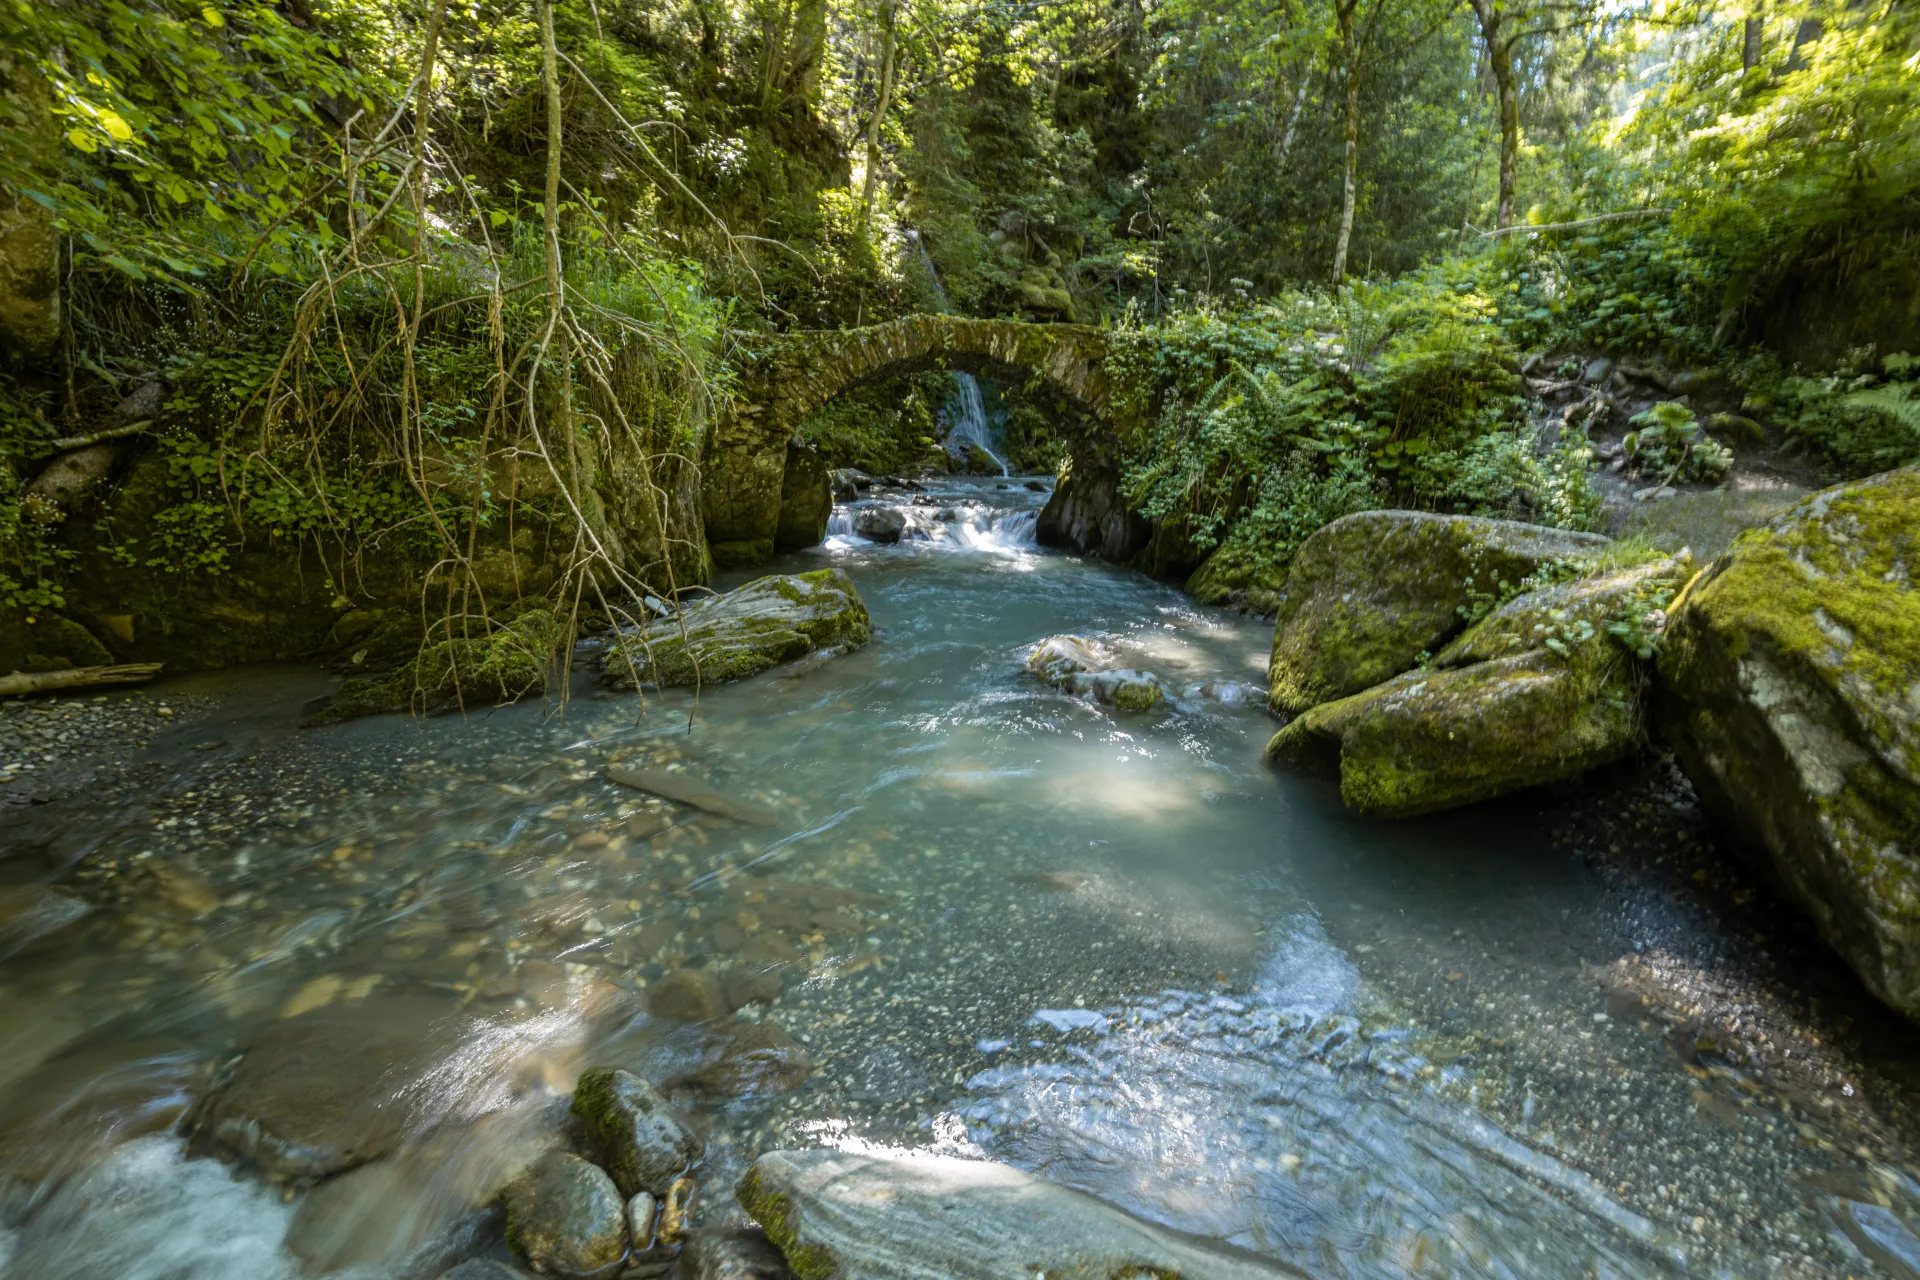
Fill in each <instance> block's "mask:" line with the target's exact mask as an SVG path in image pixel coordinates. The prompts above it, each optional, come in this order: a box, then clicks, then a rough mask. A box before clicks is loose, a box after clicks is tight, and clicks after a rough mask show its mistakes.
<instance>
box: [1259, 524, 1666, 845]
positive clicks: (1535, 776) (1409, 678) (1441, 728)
mask: <svg viewBox="0 0 1920 1280" xmlns="http://www.w3.org/2000/svg"><path fill="white" fill-rule="evenodd" d="M1681 570H1682V562H1677V561H1672V560H1659V561H1655V562H1652V563H1649V564H1644V565H1640V566H1636V567H1633V568H1629V569H1618V570H1612V571H1609V572H1603V573H1598V574H1595V575H1592V576H1589V577H1585V578H1581V579H1577V580H1575V581H1572V582H1567V583H1562V584H1559V585H1556V586H1552V587H1546V588H1542V589H1540V590H1537V591H1531V592H1528V593H1526V594H1524V595H1521V596H1519V597H1516V598H1515V599H1514V600H1512V601H1509V602H1508V603H1507V604H1505V605H1503V606H1502V607H1500V608H1499V609H1496V610H1495V611H1494V612H1493V613H1492V614H1490V615H1488V616H1487V617H1486V618H1484V619H1482V620H1481V621H1480V622H1478V623H1476V624H1475V625H1474V626H1473V627H1471V628H1470V629H1469V630H1468V631H1466V632H1465V633H1464V634H1462V635H1461V636H1460V637H1459V638H1458V639H1457V640H1455V641H1454V642H1453V643H1452V644H1450V645H1448V646H1446V647H1445V648H1444V649H1442V650H1441V651H1440V653H1439V654H1437V655H1436V656H1435V657H1434V659H1433V661H1432V663H1431V665H1430V666H1428V667H1425V668H1422V669H1419V670H1414V671H1409V672H1406V673H1405V674H1403V675H1399V676H1396V677H1394V678H1393V679H1391V680H1388V681H1385V682H1384V683H1382V684H1379V685H1376V686H1375V687H1373V688H1371V689H1368V690H1365V691H1364V692H1361V693H1357V694H1353V695H1351V696H1349V697H1345V698H1340V699H1337V700H1335V701H1333V702H1326V703H1322V704H1320V705H1319V706H1316V707H1313V708H1311V709H1310V710H1308V711H1307V712H1305V713H1304V714H1302V715H1301V716H1299V717H1297V718H1296V719H1294V720H1293V721H1292V722H1290V723H1289V724H1288V725H1287V726H1286V728H1284V729H1282V730H1281V731H1280V732H1279V733H1277V734H1275V735H1274V737H1273V740H1272V741H1271V742H1270V743H1269V744H1268V746H1267V755H1268V758H1269V759H1272V760H1276V761H1279V762H1281V763H1285V764H1290V765H1292V766H1294V767H1297V768H1304V769H1308V770H1312V771H1316V772H1325V773H1337V774H1338V776H1339V778H1340V794H1341V798H1342V799H1344V800H1345V801H1346V803H1347V804H1348V805H1350V806H1352V807H1353V808H1355V809H1359V810H1361V811H1363V812H1366V813H1373V814H1378V815H1381V816H1385V817H1405V816H1409V815H1412V814H1417V813H1426V812H1430V811H1432V810H1435V809H1445V808H1451V807H1453V806H1456V805H1462V804H1470V803H1473V802H1475V801H1479V800H1485V799H1489V798H1491V797H1493V796H1497V795H1502V794H1505V793H1507V792H1510V791H1515V790H1519V789H1521V788H1523V787H1531V786H1538V785H1540V784H1542V783H1547V782H1557V781H1559V780H1561V779H1563V778H1570V777H1573V776H1575V775H1577V774H1580V773H1584V772H1585V771H1586V770H1588V769H1591V768H1593V767H1594V766H1596V765H1600V764H1605V763H1607V762H1608V761H1610V760H1616V759H1618V758H1620V757H1621V756H1623V755H1625V754H1627V753H1628V752H1629V751H1632V750H1633V749H1634V748H1635V747H1637V746H1638V745H1639V743H1640V742H1641V740H1642V737H1643V715H1642V711H1641V700H1640V689H1641V685H1642V683H1643V680H1642V675H1641V672H1640V670H1639V666H1638V664H1637V663H1636V662H1635V660H1634V659H1633V657H1632V656H1631V655H1630V654H1628V652H1627V651H1626V650H1625V649H1624V648H1622V647H1621V646H1620V645H1619V644H1617V643H1615V642H1614V640H1613V638H1612V637H1611V635H1610V634H1609V633H1608V631H1607V626H1608V624H1609V623H1611V622H1614V621H1617V620H1624V619H1627V618H1639V619H1641V621H1642V624H1643V625H1645V622H1646V617H1645V615H1647V614H1648V613H1649V611H1652V612H1654V613H1655V615H1656V616H1659V615H1658V612H1657V608H1656V606H1657V604H1658V602H1660V601H1663V600H1664V599H1665V598H1666V596H1667V594H1669V593H1670V591H1671V589H1672V587H1673V586H1674V585H1675V584H1676V582H1677V580H1678V578H1679V575H1680V573H1681Z"/></svg>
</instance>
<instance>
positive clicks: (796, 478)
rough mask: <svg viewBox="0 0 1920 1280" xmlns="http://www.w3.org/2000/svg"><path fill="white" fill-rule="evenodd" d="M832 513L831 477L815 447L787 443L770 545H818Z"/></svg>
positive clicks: (780, 547) (785, 548)
mask: <svg viewBox="0 0 1920 1280" xmlns="http://www.w3.org/2000/svg"><path fill="white" fill-rule="evenodd" d="M832 514H833V481H832V478H831V477H830V476H829V475H828V473H827V460H826V459H825V458H823V457H821V456H820V451H819V450H818V449H812V448H808V447H807V446H806V445H799V444H792V443H789V444H788V445H787V473H786V477H785V478H784V479H783V480H782V481H781V482H780V522H779V523H778V524H777V525H775V526H774V530H773V545H774V547H775V549H777V550H780V551H792V550H795V549H797V548H800V547H816V546H819V545H820V543H821V542H822V541H824V540H825V539H826V536H827V517H828V516H830V515H832Z"/></svg>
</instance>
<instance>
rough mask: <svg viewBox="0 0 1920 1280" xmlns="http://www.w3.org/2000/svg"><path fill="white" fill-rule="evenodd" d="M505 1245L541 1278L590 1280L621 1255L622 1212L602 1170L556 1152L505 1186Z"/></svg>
mask: <svg viewBox="0 0 1920 1280" xmlns="http://www.w3.org/2000/svg"><path fill="white" fill-rule="evenodd" d="M505 1203H506V1210H507V1240H508V1242H509V1243H511V1244H512V1245H513V1246H514V1248H516V1249H518V1250H520V1252H521V1253H522V1254H524V1255H525V1256H526V1259H527V1262H528V1263H529V1264H530V1265H531V1266H532V1267H533V1269H534V1270H535V1271H538V1272H540V1273H541V1274H543V1275H562V1276H590V1275H596V1274H598V1273H600V1272H604V1271H610V1270H611V1269H612V1268H613V1267H614V1266H615V1265H616V1264H617V1263H619V1262H620V1260H621V1259H623V1258H624V1257H626V1255H627V1211H626V1202H625V1201H624V1200H622V1199H621V1196H620V1192H619V1190H618V1189H617V1188H616V1187H615V1186H614V1184H613V1179H612V1178H609V1177H608V1176H607V1174H606V1172H605V1171H604V1170H602V1169H601V1168H599V1167H598V1166H597V1165H592V1164H588V1163H587V1162H586V1161H585V1160H582V1159H581V1158H580V1157H579V1156H576V1155H573V1154H571V1153H569V1152H564V1151H556V1152H554V1153H553V1154H552V1155H549V1156H546V1157H544V1158H543V1159H541V1160H540V1161H538V1162H537V1163H535V1164H534V1166H533V1167H532V1168H530V1169H528V1170H527V1171H526V1173H524V1174H522V1175H521V1176H520V1177H519V1178H518V1179H516V1180H515V1181H514V1182H513V1183H512V1184H511V1185H510V1186H508V1188H507V1190H506V1195H505Z"/></svg>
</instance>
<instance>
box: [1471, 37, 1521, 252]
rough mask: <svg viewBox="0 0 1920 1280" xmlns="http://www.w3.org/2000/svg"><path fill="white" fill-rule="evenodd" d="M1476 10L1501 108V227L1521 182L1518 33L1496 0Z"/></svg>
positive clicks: (1508, 221) (1509, 218)
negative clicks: (1515, 51) (1509, 26)
mask: <svg viewBox="0 0 1920 1280" xmlns="http://www.w3.org/2000/svg"><path fill="white" fill-rule="evenodd" d="M1473 13H1474V16H1475V17H1477V18H1479V19H1480V38H1481V39H1482V40H1483V41H1485V42H1486V46H1487V70H1488V71H1489V72H1491V73H1492V75H1493V85H1494V91H1495V96H1496V100H1497V102H1498V105H1499V109H1500V200H1499V203H1498V205H1497V206H1496V207H1495V212H1494V215H1493V225H1494V227H1495V229H1500V228H1504V227H1510V226H1512V225H1513V209H1514V203H1515V196H1516V191H1517V188H1518V186H1519V169H1520V85H1519V82H1518V81H1517V80H1515V78H1514V74H1513V44H1514V40H1515V39H1516V38H1517V37H1514V36H1509V35H1507V34H1505V32H1504V30H1503V29H1504V28H1505V26H1506V23H1507V15H1506V14H1504V13H1502V12H1501V11H1500V8H1499V6H1498V5H1496V4H1494V3H1493V0H1473Z"/></svg>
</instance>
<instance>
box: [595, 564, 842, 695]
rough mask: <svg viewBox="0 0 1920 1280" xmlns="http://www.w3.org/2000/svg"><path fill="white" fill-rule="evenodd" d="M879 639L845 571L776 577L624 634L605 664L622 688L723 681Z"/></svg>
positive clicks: (607, 655)
mask: <svg viewBox="0 0 1920 1280" xmlns="http://www.w3.org/2000/svg"><path fill="white" fill-rule="evenodd" d="M872 636H873V623H872V620H871V619H870V618H868V616H867V607H866V605H865V604H863V603H862V602H861V600H860V593H859V592H858V591H856V590H854V587H853V580H852V579H851V578H849V577H847V575H846V573H845V571H844V570H840V569H816V570H814V571H813V572H811V573H799V574H792V575H779V574H774V575H770V576H768V577H765V578H760V579H757V580H755V581H753V582H749V583H748V584H747V585H746V586H744V587H740V588H738V589H737V590H734V591H729V592H727V593H726V594H725V595H720V596H709V597H707V598H706V599H704V600H701V601H699V602H698V603H695V604H691V605H688V606H687V607H686V608H684V609H682V610H681V611H680V612H679V613H678V614H676V615H675V616H673V617H670V618H662V619H661V620H660V621H658V622H655V623H653V624H651V625H650V626H648V627H647V628H646V629H645V631H644V632H641V633H639V634H633V633H626V634H622V635H621V636H620V637H619V638H618V639H617V640H616V641H615V643H614V644H613V645H611V646H610V647H609V648H608V650H607V654H606V657H605V658H604V659H603V660H602V661H603V664H604V666H603V669H604V671H605V673H606V676H607V678H608V680H610V681H611V682H612V683H614V684H616V685H621V686H625V687H629V688H630V687H632V686H633V684H634V683H635V681H636V677H637V679H638V681H639V683H642V684H649V685H677V684H695V683H700V684H718V683H721V682H723V681H727V680H738V679H740V678H741V677H743V676H750V675H753V674H754V673H755V672H758V671H764V670H766V669H767V668H768V667H771V666H775V665H777V664H779V663H782V662H791V661H792V660H793V659H795V658H799V657H803V656H805V655H806V654H809V653H826V652H844V651H846V650H848V649H855V648H858V647H859V646H861V645H863V644H865V643H866V642H867V641H868V640H869V639H871V638H872Z"/></svg>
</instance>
